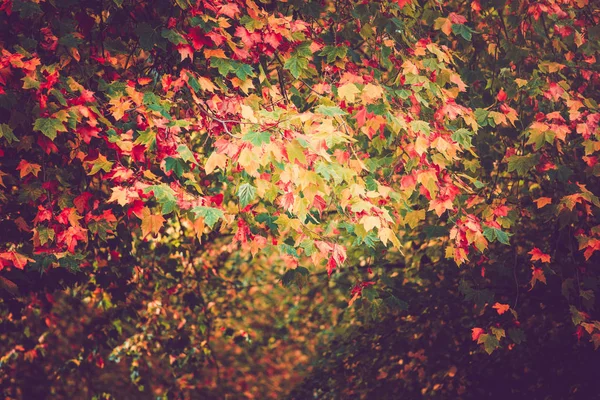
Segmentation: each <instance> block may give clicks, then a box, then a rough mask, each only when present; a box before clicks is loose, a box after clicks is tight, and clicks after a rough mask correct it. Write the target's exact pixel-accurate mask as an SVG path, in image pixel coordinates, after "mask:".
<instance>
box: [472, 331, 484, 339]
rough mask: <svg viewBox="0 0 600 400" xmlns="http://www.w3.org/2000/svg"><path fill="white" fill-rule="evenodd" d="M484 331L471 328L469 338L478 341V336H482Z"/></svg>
mask: <svg viewBox="0 0 600 400" xmlns="http://www.w3.org/2000/svg"><path fill="white" fill-rule="evenodd" d="M484 332H485V331H484V330H483V329H481V328H473V329H471V338H472V339H473V340H477V339H479V336H481V335H483V333H484Z"/></svg>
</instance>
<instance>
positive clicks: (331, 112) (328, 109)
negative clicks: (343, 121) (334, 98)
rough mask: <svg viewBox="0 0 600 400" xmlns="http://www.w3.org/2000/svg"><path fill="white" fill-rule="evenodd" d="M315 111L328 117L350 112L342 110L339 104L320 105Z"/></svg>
mask: <svg viewBox="0 0 600 400" xmlns="http://www.w3.org/2000/svg"><path fill="white" fill-rule="evenodd" d="M315 111H316V112H318V113H319V114H322V115H326V116H328V117H335V116H338V115H347V114H348V113H347V112H346V111H344V110H342V109H341V108H339V107H338V106H324V105H320V106H318V107H317V108H315Z"/></svg>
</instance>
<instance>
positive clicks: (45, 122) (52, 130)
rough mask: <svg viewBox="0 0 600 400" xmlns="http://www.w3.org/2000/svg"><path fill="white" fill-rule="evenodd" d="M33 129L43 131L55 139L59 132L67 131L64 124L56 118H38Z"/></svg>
mask: <svg viewBox="0 0 600 400" xmlns="http://www.w3.org/2000/svg"><path fill="white" fill-rule="evenodd" d="M33 129H34V130H36V131H40V132H42V133H43V134H44V135H45V136H46V137H47V138H49V139H50V140H54V139H55V138H56V135H57V134H58V132H66V131H67V128H65V126H64V124H63V123H62V122H61V121H59V120H58V119H56V118H38V119H36V120H35V123H34V124H33Z"/></svg>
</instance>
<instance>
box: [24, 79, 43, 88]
mask: <svg viewBox="0 0 600 400" xmlns="http://www.w3.org/2000/svg"><path fill="white" fill-rule="evenodd" d="M22 81H23V89H39V88H40V83H39V82H38V81H36V80H35V79H33V78H31V77H29V76H26V77H25V78H23V79H22Z"/></svg>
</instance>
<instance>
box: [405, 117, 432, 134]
mask: <svg viewBox="0 0 600 400" xmlns="http://www.w3.org/2000/svg"><path fill="white" fill-rule="evenodd" d="M410 127H411V129H412V130H413V131H416V132H421V133H424V134H425V135H428V136H429V134H430V133H431V127H430V126H429V123H427V122H425V121H418V120H417V121H412V122H411V123H410Z"/></svg>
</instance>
